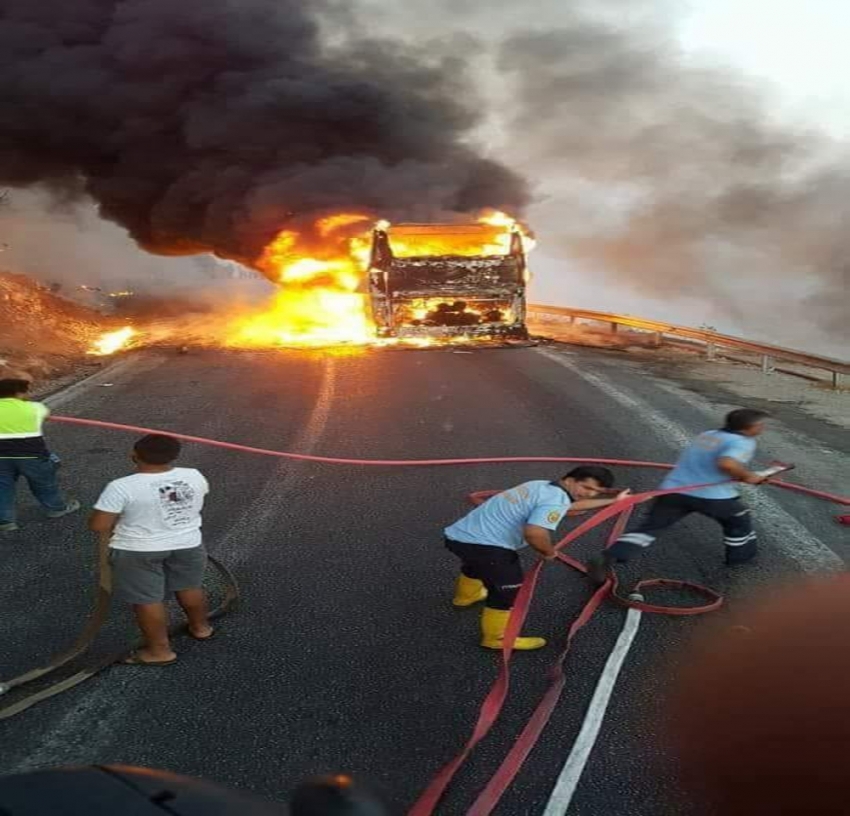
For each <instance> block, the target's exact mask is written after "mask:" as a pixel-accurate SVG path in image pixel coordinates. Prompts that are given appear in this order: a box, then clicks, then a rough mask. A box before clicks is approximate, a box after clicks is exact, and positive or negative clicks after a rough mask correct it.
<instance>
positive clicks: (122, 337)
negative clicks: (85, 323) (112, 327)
mask: <svg viewBox="0 0 850 816" xmlns="http://www.w3.org/2000/svg"><path fill="white" fill-rule="evenodd" d="M138 334H139V332H137V331H136V329H134V328H133V327H132V326H125V327H124V328H123V329H118V330H117V331H111V332H104V333H103V334H102V335H100V337H98V338H97V339H96V340H95V341H94V342H93V343H92V344H91V347H90V348H89V350H88V354H91V355H94V356H97V357H107V356H109V355H110V354H115V353H116V352H118V351H122V350H123V349H126V348H129V347H130V346H131V345H133V341H134V340H136V339H137V337H138Z"/></svg>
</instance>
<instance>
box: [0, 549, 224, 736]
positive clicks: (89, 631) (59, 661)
mask: <svg viewBox="0 0 850 816" xmlns="http://www.w3.org/2000/svg"><path fill="white" fill-rule="evenodd" d="M208 562H209V566H210V567H212V569H213V570H214V571H215V572H216V573H217V574H218V576H219V578H220V580H221V582H222V584H223V585H224V593H223V596H222V598H221V599H220V600H219V602H218V604H217V605H216V606H215V607H214V608H213V609H212V610H211V611H210V619H211V620H214V619H216V618H219V617H221V616H222V615H224V614H225V613H226V612H228V611H230V610H231V609H232V608H233V606H234V604H235V603H236V602H237V600H238V599H239V587H238V585H237V583H236V580H235V579H234V577H233V575H232V574H231V572H230V570H228V569H227V567H225V566H224V565H223V564H222V563H221V562H220V561H218V560H216V559H215V558H213V557H212V556H210V557H209V558H208ZM98 565H99V566H98V582H97V601H96V603H95V608H94V610H93V611H92V613H91V615H90V616H89V619H88V621H87V623H86V625H85V627H84V628H83V631H82V632H80V634H79V636H78V637H77V639H76V641H74V643H73V644H72V645H71V646H70V647H69V648H68V649H66V650H65V651H64V652H60V653H59V654H57V655H55V656H54V657H52V658H51V659H50V660H48V661H47V662H46V663H45V664H44V665H43V666H39V667H37V668H34V669H31V670H30V671H28V672H25V673H24V674H20V675H18V676H17V677H13V678H11V679H10V680H6V681H3V682H0V694H7V693H8V692H10V691H12V690H13V689H16V688H20V687H21V686H25V685H27V684H28V683H32V682H34V681H35V680H38V679H40V678H42V677H46V676H48V675H50V674H53V673H54V672H56V671H58V670H59V669H61V668H62V667H63V666H66V665H68V664H69V663H70V662H71V661H72V660H74V659H75V658H77V657H79V656H80V655H82V654H84V653H85V652H86V651H87V650H88V648H89V647H90V646H91V645H92V643H94V640H95V638H96V637H97V635H98V633H99V632H100V630H101V629H102V628H103V625H104V624H105V623H106V619H107V617H108V615H109V607H110V602H111V600H112V569H111V567H110V565H109V557H108V548H107V546H106V545H105V543H102V544H101V545H100V546H99V548H98ZM184 628H185V626H177V627H175V628H174V630H173V631H172V633H171V634H177V633H179V632H180V631H181V630H182V629H184ZM132 648H136V647H135V646H134V647H132ZM132 648H127V649H122V650H121V651H116V652H111V653H110V654H107V655H104V656H103V657H100V658H98V659H97V660H95V661H94V662H92V663H91V664H89V665H88V666H86V667H85V668H82V669H80V670H79V671H77V672H75V673H74V674H72V675H70V676H69V677H66V678H64V679H63V680H60V681H58V682H55V683H52V684H51V685H49V686H47V687H46V688H43V689H41V690H39V691H37V692H35V693H33V694H29V695H27V696H25V697H22V698H20V699H18V700H16V701H15V702H13V703H11V704H9V705H7V706H4V707H2V708H0V720H6V719H9V718H10V717H14V716H15V715H16V714H20V713H21V712H22V711H26V710H27V709H28V708H31V707H32V706H34V705H36V703H40V702H42V701H43V700H47V699H49V698H51V697H55V696H56V695H57V694H61V693H62V692H63V691H68V690H69V689H72V688H74V687H75V686H78V685H79V684H80V683H83V682H85V681H86V680H88V679H89V678H91V677H94V676H95V675H96V674H98V673H99V672H102V671H103V670H104V669H106V668H108V667H109V666H112V665H114V664H115V663H118V662H120V661H121V660H124V659H125V658H126V657H128V656H129V654H130V652H131V651H132Z"/></svg>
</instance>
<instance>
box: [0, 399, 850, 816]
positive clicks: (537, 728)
mask: <svg viewBox="0 0 850 816" xmlns="http://www.w3.org/2000/svg"><path fill="white" fill-rule="evenodd" d="M53 421H56V422H63V423H68V424H74V425H83V426H89V427H96V428H107V429H110V430H118V431H127V432H132V433H142V434H148V433H168V434H170V435H171V436H175V437H177V438H178V439H181V440H183V441H186V442H196V443H199V444H203V445H211V446H214V447H219V448H225V449H228V450H236V451H241V452H246V453H256V454H262V455H266V456H276V457H280V458H285V459H291V460H296V461H308V462H316V463H321V464H336V465H355V466H376V467H424V466H445V465H454V466H456V465H480V464H488V463H498V464H504V463H513V462H562V463H563V462H573V463H578V462H583V463H590V462H593V463H596V464H605V465H619V466H628V467H650V468H662V469H664V468H668V469H669V468H670V467H672V466H671V465H668V464H661V463H657V462H642V461H631V460H623V459H589V458H587V457H565V456H527V457H490V458H476V459H416V460H404V459H401V460H392V459H390V460H380V459H343V458H333V457H324V456H315V455H309V454H297V453H288V452H283V451H273V450H268V449H265V448H256V447H251V446H247V445H239V444H236V443H232V442H222V441H218V440H212V439H206V438H203V437H197V436H190V435H187V434H180V433H174V432H172V431H164V430H159V429H153V428H143V427H138V426H132V425H122V424H118V423H113V422H103V421H99V420H91V419H81V418H77V417H62V416H55V417H53ZM772 484H775V485H777V486H779V487H782V488H784V489H786V490H792V491H795V492H798V493H803V494H805V495H810V496H815V497H818V498H821V499H825V500H827V501H831V502H834V503H836V504H842V505H850V499H848V498H846V497H841V496H836V495H833V494H830V493H824V492H822V491H817V490H813V489H811V488H807V487H803V486H801V485H796V484H792V483H788V482H780V481H778V480H776V481H773V482H772ZM696 487H698V486H696V485H695V486H693V487H691V488H677V490H675V491H652V492H650V493H643V494H639V495H635V496H630V497H628V498H627V499H624V500H622V501H620V502H618V503H617V504H615V505H612V506H610V507H607V508H604V509H603V510H601V511H599V512H598V513H596V514H595V515H594V516H592V517H591V518H589V519H587V520H586V521H584V522H583V523H582V524H580V525H579V526H578V527H576V528H575V529H574V530H572V531H571V532H570V533H569V534H568V535H567V536H566V537H565V538H564V539H563V540H562V541H561V542H559V543H558V545H557V549H558V551H559V554H558V558H559V560H560V561H561V562H562V563H564V564H566V565H568V566H571V567H573V568H574V569H576V570H578V571H580V572H582V573H586V572H587V568H586V567H585V565H584V564H582V563H581V562H579V561H577V560H575V559H573V558H571V557H569V556H567V555H565V554H564V553H562V552H561V550H562V549H563V548H564V547H566V545H568V544H569V543H571V542H572V541H574V540H575V539H577V538H578V537H579V536H581V535H583V534H584V533H585V532H587V531H589V530H591V529H593V528H594V527H597V526H598V525H600V524H602V523H603V522H605V521H607V520H608V519H611V518H614V517H617V520H616V522H615V525H614V529H613V531H612V533H611V536H610V537H609V542H608V543H609V545H610V544H611V543H612V542H613V541H614V539H615V538H616V537H617V536H618V535H619V533H620V532H622V530H623V529H624V528H625V525H626V523H627V521H628V518H629V515H630V514H631V511H632V509H633V508H634V507H635V506H636V505H637V504H640V503H642V502H645V501H648V500H649V499H652V498H654V497H656V496H658V495H663V494H664V493H665V492H682V491H683V490H687V489H695V488H696ZM491 494H492V493H491V492H487V493H478V494H473V495H472V497H471V498H472V499H473V501H476V502H480V501H484V500H485V499H486V497H487V496H488V495H491ZM100 561H101V568H100V575H101V580H100V586H99V598H98V605H97V608H96V610H95V612H94V614H93V615H92V617H91V619H90V620H89V622H88V624H87V625H86V627H85V629H84V631H83V633H82V634H81V635H80V637H79V638H78V639H77V641H76V643H75V644H74V646H72V647H71V648H70V649H69V650H67V651H66V652H63V653H62V654H61V655H59V656H57V658H54V660H52V661H51V662H50V663H49V664H48V665H47V666H46V667H44V668H43V669H34V670H33V671H31V672H27V673H26V674H23V675H21V676H20V677H18V678H15V679H14V680H12V681H9V682H8V683H6V684H5V688H11V687H13V685H14V686H21V685H24V684H26V683H28V682H31V681H32V680H34V679H36V678H38V677H43V676H45V675H46V674H49V673H50V672H52V671H55V670H56V669H57V668H59V667H60V666H62V665H65V664H66V663H68V662H69V661H70V660H71V659H73V658H74V657H76V656H78V655H79V654H81V653H82V652H83V651H85V649H86V648H87V647H88V646H89V645H90V644H91V642H92V641H93V639H94V636H95V635H96V634H97V631H98V630H99V629H100V627H101V626H102V625H103V622H104V620H105V619H106V609H107V608H108V602H109V596H110V594H111V588H110V587H109V583H110V582H109V577H108V576H109V570H108V562H107V559H106V557H105V553H101V559H100ZM213 564H214V565H215V566H216V568H217V569H219V570H221V571H222V572H223V573H224V574H225V575H226V576H227V580H228V581H229V582H230V583H229V586H230V587H231V588H232V593H229V597H228V598H226V600H225V602H224V603H223V604H222V605H221V606H220V607H219V609H217V610H216V613H217V614H222V613H223V612H224V611H226V609H227V608H229V607H230V606H231V605H232V603H233V601H234V600H235V598H236V585H235V582H233V580H232V576H230V575H229V573H227V571H226V569H225V568H224V567H223V566H222V565H221V564H219V563H218V562H216V561H213ZM542 566H543V562H539V563H538V564H536V565H535V566H534V567H533V568H532V569H531V570H529V572H528V574H527V575H526V578H525V580H524V582H523V585H522V588H521V589H520V592H519V595H518V597H517V602H516V605H515V606H514V609H513V611H512V613H511V616H510V619H509V622H508V627H507V631H506V634H505V639H504V643H505V646H504V649H503V652H502V670H501V672H500V674H499V677H498V678H497V680H496V682H495V684H494V685H493V687H492V689H491V691H490V693H489V694H488V696H487V698H486V700H485V701H484V704H483V705H482V708H481V713H480V716H479V719H478V722H477V724H476V726H475V729H474V731H473V734H472V737H471V738H470V740H469V742H468V743H467V745H466V746H465V747H464V749H463V751H462V752H461V754H460V755H459V756H458V757H457V758H456V759H455V760H453V761H452V762H451V763H449V765H447V766H446V767H445V768H444V769H443V770H442V771H441V772H440V774H439V775H438V776H437V778H436V779H435V780H434V781H433V782H432V783H431V785H430V786H429V787H428V788H427V789H426V791H425V792H424V793H423V795H422V796H421V797H420V799H419V800H418V801H417V803H416V804H415V805H414V807H413V809H412V810H411V811H410V816H429V814H431V813H433V811H434V809H435V808H436V807H437V805H438V803H439V801H440V799H441V798H442V795H443V793H444V792H445V790H446V788H447V787H448V785H449V783H450V782H451V780H452V778H453V777H454V775H455V773H456V772H457V770H458V769H459V768H460V766H461V765H462V764H463V763H464V762H465V760H466V758H467V757H468V756H469V754H470V753H471V751H472V749H473V748H474V747H475V746H476V745H477V744H478V742H480V740H481V739H483V738H484V736H485V735H486V734H487V733H488V732H489V731H490V729H491V728H492V726H493V724H494V723H495V722H496V719H497V718H498V716H499V714H500V712H501V709H502V706H503V704H504V702H505V699H506V698H507V693H508V686H509V662H510V659H511V655H512V652H513V642H514V639H515V638H516V637H517V635H518V634H519V631H520V629H521V627H522V624H523V622H524V620H525V617H526V615H527V613H528V608H529V606H530V603H531V600H532V597H533V594H534V589H535V586H536V583H537V579H538V576H539V574H540V570H541V568H542ZM658 586H667V587H676V588H680V589H681V588H684V589H689V590H691V591H693V592H695V593H697V594H700V595H702V596H703V597H704V598H705V599H706V601H707V602H706V603H705V604H703V605H701V606H697V607H691V608H673V607H664V606H658V605H654V604H648V603H645V602H642V601H637V600H634V599H632V598H622V597H621V596H619V595H618V594H617V581H616V576H614V575H612V576H611V577H609V579H608V581H607V582H606V583H605V584H604V585H603V586H602V587H600V588H599V589H598V590H597V591H596V592H595V593H594V595H593V597H592V598H591V600H590V601H589V602H588V604H587V605H586V606H585V608H584V610H583V611H582V612H581V614H580V615H579V617H578V619H577V620H576V621H575V622H574V623H573V624H572V626H571V627H570V629H569V632H568V638H567V644H566V648H565V650H564V651H563V653H562V654H561V655H560V657H559V658H558V661H557V662H556V664H555V667H554V671H553V682H552V685H551V686H550V688H549V690H548V691H547V692H546V694H545V695H544V698H543V699H542V701H541V703H540V705H539V706H538V709H537V710H536V711H535V713H534V715H533V716H532V719H531V720H530V721H529V724H528V725H527V726H526V728H525V730H524V731H523V733H522V735H521V736H520V738H519V740H518V741H517V742H516V743H515V745H514V746H513V748H512V749H511V751H510V753H509V754H508V756H507V758H506V759H505V762H504V763H503V764H502V766H501V767H500V768H499V770H498V771H497V773H496V775H495V776H494V777H493V778H492V779H491V781H490V783H489V784H488V786H487V787H486V788H485V790H484V791H483V793H482V794H481V796H480V797H479V799H478V800H477V801H476V803H475V805H473V808H472V809H471V810H470V811H469V815H468V816H485V814H489V813H490V812H491V811H492V809H493V808H494V807H495V806H496V804H497V803H498V801H499V798H500V797H501V795H502V793H503V792H504V791H505V790H506V789H507V787H508V785H509V784H510V782H511V781H512V780H513V778H514V776H515V775H516V773H517V772H518V771H519V769H520V767H521V765H522V762H523V761H524V759H525V758H526V757H527V756H528V754H529V753H530V751H531V749H532V748H533V747H534V745H535V744H536V742H537V739H538V738H539V736H540V734H541V733H542V730H543V728H544V727H545V725H546V723H547V722H548V720H549V716H550V715H551V713H552V711H553V710H554V706H555V704H556V702H557V700H558V698H559V696H560V692H561V689H562V688H563V684H564V675H563V670H562V665H563V662H564V659H565V657H566V654H567V651H568V650H569V648H570V645H571V643H572V640H573V638H574V636H575V635H576V634H577V632H578V631H579V630H580V629H581V628H582V627H583V626H584V625H585V624H586V623H587V622H588V621H589V620H590V618H591V617H592V615H593V614H594V612H595V611H596V610H597V609H598V608H599V606H601V604H602V603H603V601H604V600H605V599H606V598H607V597H613V598H614V599H616V600H617V601H618V602H619V603H620V604H622V605H625V606H630V607H633V608H636V609H640V610H642V611H645V612H655V613H660V614H668V615H695V614H704V613H705V612H709V611H712V610H714V609H717V608H718V607H719V606H720V605H721V604H722V597H721V596H720V595H718V594H717V593H716V592H714V591H713V590H710V589H707V588H706V587H701V586H699V585H697V584H691V583H688V582H685V581H672V580H668V579H655V580H652V581H644V582H642V583H640V584H638V586H636V587H635V591H636V592H639V591H640V590H641V589H647V588H649V587H658ZM122 657H123V654H122V655H110V656H109V657H108V658H103V659H102V660H99V661H98V662H97V663H95V664H94V665H92V666H90V667H88V668H87V669H84V670H83V671H81V672H78V673H77V674H76V675H73V676H72V677H70V678H67V679H66V680H63V681H61V682H60V683H57V684H54V685H53V686H51V687H49V688H47V689H44V690H43V691H40V692H38V693H37V694H34V695H31V696H30V697H28V698H25V699H23V700H20V701H18V702H17V703H15V704H13V705H12V706H9V707H7V708H4V709H0V719H2V718H6V717H10V716H13V714H16V713H19V712H20V711H23V710H25V709H26V708H29V707H30V706H31V705H34V704H35V703H37V702H39V701H41V700H44V699H47V698H48V697H52V696H54V695H55V694H58V693H60V692H61V691H65V690H67V689H68V688H72V687H73V686H75V685H77V684H78V683H81V682H83V681H84V680H86V679H88V678H89V677H92V676H94V674H96V673H97V672H98V671H101V670H102V669H104V668H106V667H107V666H109V665H111V664H112V663H114V662H115V661H116V660H119V659H121V658H122ZM2 688H4V687H3V686H0V689H2Z"/></svg>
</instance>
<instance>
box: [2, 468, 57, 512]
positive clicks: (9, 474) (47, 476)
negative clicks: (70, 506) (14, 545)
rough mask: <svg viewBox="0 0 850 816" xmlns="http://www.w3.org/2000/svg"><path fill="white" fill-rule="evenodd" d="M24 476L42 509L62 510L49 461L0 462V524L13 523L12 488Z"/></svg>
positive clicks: (13, 504)
mask: <svg viewBox="0 0 850 816" xmlns="http://www.w3.org/2000/svg"><path fill="white" fill-rule="evenodd" d="M22 476H23V478H24V479H26V480H27V484H28V485H29V488H30V491H31V492H32V494H33V496H35V497H36V499H38V501H39V503H40V504H41V506H42V507H44V509H45V510H55V511H57V512H58V511H60V510H64V509H65V506H66V505H65V500H64V499H63V498H62V494H61V493H60V492H59V485H58V484H57V482H56V463H55V462H53V461H51V460H50V459H47V458H46V457H45V458H40V459H0V524H10V523H11V522H13V521H14V520H15V486H16V484H17V482H18V479H20V478H21V477H22Z"/></svg>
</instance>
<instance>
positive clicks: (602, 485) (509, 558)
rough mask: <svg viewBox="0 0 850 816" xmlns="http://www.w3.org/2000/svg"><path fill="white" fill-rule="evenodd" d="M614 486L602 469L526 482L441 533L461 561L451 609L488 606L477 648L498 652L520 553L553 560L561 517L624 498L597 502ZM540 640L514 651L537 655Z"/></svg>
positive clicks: (523, 641) (522, 642)
mask: <svg viewBox="0 0 850 816" xmlns="http://www.w3.org/2000/svg"><path fill="white" fill-rule="evenodd" d="M613 484H614V475H613V474H612V473H611V471H610V470H608V469H607V468H603V467H595V466H583V467H577V468H574V469H573V470H571V471H570V472H569V473H568V474H567V475H566V476H564V477H563V478H561V479H558V480H557V481H554V482H547V481H545V480H539V481H531V482H524V483H523V484H521V485H517V486H516V487H514V488H511V489H510V490H506V491H504V492H503V493H499V494H498V495H496V496H493V497H492V498H491V499H489V500H488V501H486V502H484V504H481V505H479V506H478V507H476V508H475V509H474V510H472V511H470V512H469V513H467V515H465V516H464V517H463V518H462V519H460V520H459V521H457V522H455V523H454V524H452V525H451V526H450V527H447V528H446V529H445V540H446V547H447V548H448V549H449V551H450V552H452V553H453V554H454V555H456V556H457V557H458V558H459V559H460V561H461V572H460V575H459V576H458V578H457V583H456V587H455V597H454V601H453V603H454V605H455V606H456V607H465V606H472V604H474V603H477V602H478V601H483V600H486V601H487V603H486V605H485V607H484V610H483V612H482V614H481V645H482V646H483V647H484V648H486V649H501V648H502V644H503V642H504V636H505V629H506V628H507V625H508V618H509V617H510V614H511V609H512V608H513V605H514V601H515V600H516V596H517V592H518V591H519V588H520V586H521V585H522V581H523V572H522V566H521V565H520V561H519V555H518V554H517V553H518V551H519V550H521V549H523V548H524V547H526V546H530V547H531V548H532V549H534V550H535V551H536V552H537V553H538V555H539V556H540V557H541V558H545V559H546V560H550V561H551V560H553V559H554V558H555V557H556V554H557V553H556V551H555V547H554V545H553V543H552V532H553V531H555V530H556V529H557V528H558V525H559V524H560V523H561V521H562V519H563V518H564V516H565V515H578V514H580V513H585V512H587V511H588V510H598V509H600V508H602V507H607V506H608V505H609V504H613V503H614V502H616V501H619V500H620V499H623V498H625V497H626V496H627V495H628V494H629V491H628V490H623V491H622V492H621V493H619V494H618V495H617V496H616V498H608V499H600V498H596V496H598V495H599V494H600V493H602V492H603V491H605V490H606V489H610V488H611V487H612V485H613ZM545 645H546V641H545V640H544V639H543V638H539V637H518V638H517V639H516V640H515V642H514V649H521V650H526V651H527V650H531V649H540V648H541V647H543V646H545Z"/></svg>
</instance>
